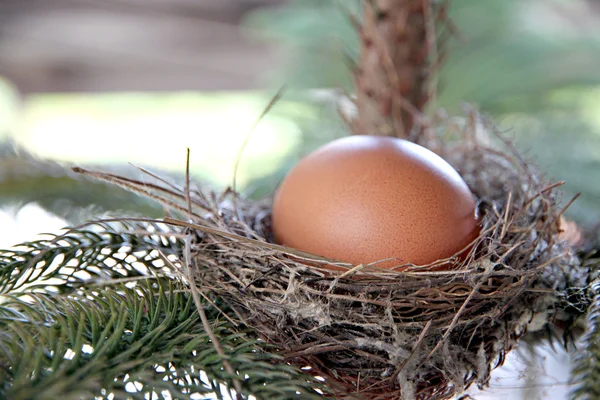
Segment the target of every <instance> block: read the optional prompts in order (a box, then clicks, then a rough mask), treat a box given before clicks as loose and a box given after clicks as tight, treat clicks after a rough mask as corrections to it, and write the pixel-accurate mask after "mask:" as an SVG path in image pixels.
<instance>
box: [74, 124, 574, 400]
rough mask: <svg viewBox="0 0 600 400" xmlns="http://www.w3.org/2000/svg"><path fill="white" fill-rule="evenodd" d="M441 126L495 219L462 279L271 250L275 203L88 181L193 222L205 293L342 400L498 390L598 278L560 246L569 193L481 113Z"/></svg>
mask: <svg viewBox="0 0 600 400" xmlns="http://www.w3.org/2000/svg"><path fill="white" fill-rule="evenodd" d="M436 127H437V128H436V130H437V131H438V134H437V135H431V134H430V135H423V136H422V140H421V143H420V144H422V145H424V146H426V147H428V148H430V149H432V150H434V151H436V152H437V153H438V154H440V155H441V156H442V157H443V158H445V159H446V160H447V161H448V162H450V163H451V164H452V165H453V166H454V167H455V168H456V169H457V170H458V171H459V172H460V173H461V175H462V177H463V178H464V179H465V181H466V182H467V184H468V185H469V187H470V188H471V190H472V191H473V193H474V194H475V196H476V197H477V199H478V209H479V212H480V213H481V216H482V221H483V229H482V234H481V236H480V237H479V239H478V240H477V246H476V248H477V251H472V252H471V254H470V255H469V257H467V259H466V260H465V261H464V262H463V263H462V264H461V265H459V266H458V267H457V268H456V269H455V270H451V271H435V270H434V269H433V268H432V267H434V266H435V265H429V266H409V267H408V268H406V269H405V270H403V271H391V270H378V269H377V268H376V267H374V266H372V265H360V266H353V265H348V264H343V263H336V265H338V266H340V267H343V268H344V269H345V271H332V270H330V269H328V268H327V267H326V265H327V264H331V263H332V261H331V260H325V259H323V258H321V257H317V256H313V255H310V254H306V253H303V252H300V251H297V250H294V249H288V248H284V247H281V246H278V245H276V244H273V243H272V242H271V234H270V209H269V202H268V201H267V202H251V201H247V200H244V199H242V198H240V197H239V196H238V195H237V194H236V193H234V192H232V191H226V192H225V193H223V194H221V195H216V194H213V193H203V192H201V191H189V192H188V191H186V190H185V189H182V188H177V187H176V186H174V185H170V184H167V183H166V182H164V181H162V182H160V180H159V183H158V184H156V185H150V184H148V183H142V182H138V181H133V180H128V179H125V178H121V177H117V176H114V175H108V174H101V173H94V172H89V171H84V170H81V169H79V170H78V171H79V172H82V173H85V174H87V175H92V176H95V177H97V178H100V179H104V180H108V181H111V182H113V183H116V184H119V185H121V186H124V187H126V188H128V189H131V190H133V191H136V192H138V193H141V194H143V195H146V196H150V197H153V198H155V199H156V200H158V201H160V202H161V203H162V204H163V205H164V206H166V207H167V208H168V209H170V210H171V211H173V212H175V213H177V214H178V215H180V217H182V220H173V219H167V222H169V223H172V224H174V225H181V226H187V227H191V228H193V230H194V232H195V235H194V240H193V241H192V246H191V250H192V253H191V255H192V267H193V270H194V273H195V281H196V285H197V287H198V288H199V289H200V290H201V291H202V292H203V293H204V294H208V293H211V294H212V295H215V296H219V297H221V298H223V299H225V300H226V301H227V302H228V303H229V304H230V305H231V306H232V309H234V310H236V313H237V314H238V317H239V318H240V319H242V320H243V321H244V323H245V324H246V325H248V326H250V327H253V328H254V329H255V330H256V332H257V334H258V335H260V336H261V337H262V338H264V339H265V340H267V341H269V342H271V343H274V344H276V345H277V346H278V347H279V349H280V354H281V355H282V356H283V357H284V358H285V359H286V360H287V361H288V362H290V363H293V364H297V365H299V366H302V367H310V371H311V373H313V374H316V375H319V376H322V377H324V378H325V379H326V384H328V385H329V387H331V388H332V389H333V390H334V391H335V392H336V397H337V398H344V397H347V398H353V397H354V398H360V399H389V398H404V399H412V398H420V399H443V398H449V397H451V396H452V395H454V394H457V393H460V392H462V391H463V390H465V389H466V388H467V387H469V386H470V385H471V384H473V383H477V384H479V385H485V384H487V382H488V381H489V378H490V372H491V370H492V369H494V368H495V367H497V366H499V365H501V364H502V363H503V362H504V358H505V355H506V354H507V352H509V351H510V350H511V349H512V348H514V347H515V345H516V344H517V342H518V340H519V338H520V337H522V336H523V335H524V334H525V333H526V332H528V331H531V330H536V329H542V328H544V327H545V326H547V324H548V322H549V321H551V320H553V319H555V318H560V312H559V311H560V310H563V309H564V308H565V307H564V306H563V303H564V302H565V301H566V297H567V289H568V288H571V289H570V290H572V288H573V287H583V286H584V285H585V282H584V280H585V278H584V276H585V274H583V273H582V271H580V269H581V268H580V266H579V263H578V260H577V258H576V257H575V256H574V255H573V254H572V253H571V251H570V249H569V248H568V246H567V245H566V243H564V242H559V241H558V240H557V236H558V233H559V223H558V221H559V219H560V215H561V210H560V209H559V207H558V199H557V196H558V192H557V186H559V185H553V184H549V183H547V182H545V181H544V180H543V179H542V178H541V177H540V175H539V174H538V173H537V172H536V171H535V169H534V168H533V167H532V166H531V165H529V164H528V163H527V162H525V161H524V160H522V159H521V157H520V156H519V154H518V153H517V152H516V151H515V150H514V149H513V148H512V147H511V145H510V142H508V141H505V140H503V139H502V138H501V136H500V135H498V134H496V133H495V131H494V129H492V128H491V127H490V126H489V125H488V124H484V123H483V120H482V119H481V118H480V117H479V116H478V115H477V114H474V113H472V114H470V115H469V116H468V118H466V119H461V120H444V121H438V122H437V123H436ZM449 137H454V138H458V139H460V140H456V141H452V140H448V138H449ZM498 144H500V145H498ZM188 193H189V198H188ZM188 200H189V204H190V205H191V207H189V206H188V204H187V203H188ZM190 209H191V212H190V211H189V210H190Z"/></svg>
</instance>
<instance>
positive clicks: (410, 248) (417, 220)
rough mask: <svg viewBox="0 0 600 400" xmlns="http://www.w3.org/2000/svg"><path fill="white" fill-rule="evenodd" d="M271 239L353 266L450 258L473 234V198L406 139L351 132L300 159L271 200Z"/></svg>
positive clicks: (450, 172) (446, 168)
mask: <svg viewBox="0 0 600 400" xmlns="http://www.w3.org/2000/svg"><path fill="white" fill-rule="evenodd" d="M272 216H273V232H274V237H275V241H276V242H278V243H280V244H283V245H285V246H289V247H293V248H296V249H299V250H302V251H306V252H310V253H312V254H316V255H320V256H324V257H327V258H331V259H334V260H338V261H343V262H348V263H352V264H355V265H358V264H361V263H363V264H364V263H372V262H375V261H380V260H384V259H389V258H393V260H388V261H385V262H381V263H378V264H377V266H379V267H384V268H393V267H396V266H399V265H403V264H407V263H412V264H417V265H424V264H429V263H432V262H434V261H437V260H439V259H444V258H448V257H451V256H453V255H455V254H457V253H459V252H460V251H461V250H464V249H466V248H468V246H469V244H470V243H471V242H473V240H474V239H475V238H477V237H478V235H479V232H480V228H479V221H478V219H477V217H476V212H475V201H474V199H473V195H472V193H471V191H470V190H469V188H468V186H467V184H466V183H465V182H464V180H463V179H462V178H461V176H460V175H459V174H458V172H457V171H456V170H455V169H454V168H452V166H450V164H448V163H447V162H446V161H445V160H443V159H442V158H441V157H439V156H438V155H436V154H435V153H433V152H432V151H430V150H428V149H426V148H424V147H422V146H419V145H417V144H414V143H412V142H409V141H406V140H402V139H398V138H391V137H381V136H370V135H353V136H348V137H344V138H341V139H338V140H335V141H333V142H330V143H329V144H327V145H325V146H323V147H321V148H320V149H318V150H317V151H315V152H313V153H311V154H309V155H308V156H307V157H305V158H303V159H302V160H301V161H300V162H299V163H298V164H297V165H296V167H295V168H293V169H292V171H291V172H290V173H289V174H288V175H287V176H286V178H285V179H284V180H283V181H282V183H281V185H280V187H279V188H278V190H277V192H276V194H275V197H274V200H273V209H272Z"/></svg>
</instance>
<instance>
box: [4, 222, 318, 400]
mask: <svg viewBox="0 0 600 400" xmlns="http://www.w3.org/2000/svg"><path fill="white" fill-rule="evenodd" d="M98 227H100V228H101V229H93V230H71V231H69V232H67V234H65V235H61V236H55V237H52V238H50V239H45V240H40V241H35V242H29V243H25V244H23V245H22V246H20V248H19V249H18V250H6V251H0V292H1V293H2V296H0V298H1V299H2V302H1V304H0V398H10V399H15V400H25V399H64V400H69V399H80V398H101V399H103V398H106V399H112V398H116V399H122V398H134V399H148V398H169V396H170V398H177V399H181V398H215V397H216V398H230V397H234V395H232V394H231V393H230V389H229V388H233V387H234V381H238V382H239V383H240V385H241V388H242V393H239V395H240V396H241V398H248V397H249V396H251V395H252V396H254V397H256V398H258V399H262V398H272V399H289V398H319V397H321V396H320V395H319V393H318V392H317V391H315V388H319V387H320V383H319V382H318V381H317V380H315V379H313V378H311V377H309V376H307V375H305V374H303V373H302V371H301V370H300V369H297V368H295V367H292V366H289V365H287V364H285V363H282V362H280V359H279V358H278V356H277V355H275V354H274V353H275V351H274V349H273V348H270V347H269V346H268V345H267V344H266V343H265V342H263V341H261V340H258V339H256V338H254V337H253V336H252V335H251V333H250V331H249V330H245V329H244V328H240V326H237V327H236V326H234V324H233V323H231V322H230V320H229V319H225V318H223V315H222V314H221V310H223V309H226V305H225V304H221V305H220V307H219V309H217V308H216V307H214V306H212V305H209V304H205V311H206V314H207V316H208V318H209V320H210V322H211V326H212V330H213V333H214V335H215V336H216V337H217V338H218V340H219V342H220V344H221V346H222V347H223V349H224V352H225V354H226V358H227V360H228V361H229V363H230V364H231V365H232V367H233V369H234V370H235V371H236V373H235V374H234V375H233V376H232V375H231V374H230V373H227V372H226V371H225V369H224V368H223V363H222V361H223V359H222V357H221V356H219V354H218V353H217V351H216V350H215V347H214V345H213V343H212V342H211V340H210V338H209V335H208V333H207V332H206V331H205V329H204V328H203V325H202V322H201V321H200V318H199V317H198V310H197V309H196V306H195V304H194V302H193V300H192V296H191V294H190V292H189V290H188V288H187V286H186V283H185V282H183V281H182V280H181V279H179V277H180V275H179V274H177V273H175V272H176V271H173V270H172V269H173V266H174V265H175V263H173V264H171V263H165V262H164V260H163V258H162V257H164V255H165V254H167V255H169V254H170V255H174V256H177V255H178V254H179V252H180V250H181V246H182V244H181V240H179V239H177V238H175V239H173V238H167V237H166V236H165V235H157V234H152V232H151V231H154V230H155V229H157V226H148V225H147V224H120V225H118V226H117V225H114V224H113V225H109V224H100V225H97V226H96V228H98ZM142 228H143V231H144V232H148V234H140V231H141V229H142ZM127 231H129V232H130V233H127ZM108 260H112V261H110V262H108ZM159 260H161V261H163V262H159ZM169 269H171V271H169ZM78 272H79V273H78ZM82 272H85V273H87V275H86V274H83V273H82ZM52 278H54V279H57V281H56V282H53V281H49V279H52ZM129 278H140V279H129ZM40 280H42V282H41V283H40ZM98 283H100V284H98ZM213 302H219V300H218V299H213ZM322 389H323V390H325V388H322ZM193 395H195V396H193Z"/></svg>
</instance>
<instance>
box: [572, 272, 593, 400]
mask: <svg viewBox="0 0 600 400" xmlns="http://www.w3.org/2000/svg"><path fill="white" fill-rule="evenodd" d="M597 263H598V265H597V266H596V271H597V269H598V267H600V260H597ZM589 292H590V293H589V294H590V298H591V304H590V307H589V309H588V314H587V332H586V335H585V337H584V339H583V342H582V344H581V348H580V350H579V353H578V354H577V357H576V359H575V365H574V368H573V369H572V375H573V380H574V382H576V387H575V390H574V391H573V393H572V396H573V397H572V398H573V400H592V399H598V398H600V280H599V279H596V280H595V281H594V282H592V284H591V285H590V288H589Z"/></svg>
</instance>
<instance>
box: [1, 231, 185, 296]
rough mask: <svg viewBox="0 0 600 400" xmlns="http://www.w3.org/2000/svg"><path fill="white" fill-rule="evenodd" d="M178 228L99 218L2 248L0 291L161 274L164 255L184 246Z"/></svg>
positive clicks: (54, 287)
mask: <svg viewBox="0 0 600 400" xmlns="http://www.w3.org/2000/svg"><path fill="white" fill-rule="evenodd" d="M166 234H170V235H171V236H169V237H168V236H166ZM176 234H177V232H173V231H169V230H168V229H167V228H165V226H162V225H160V224H150V223H147V224H141V223H133V222H127V223H125V222H121V223H113V224H108V223H101V222H98V223H95V224H92V225H90V226H88V228H87V229H71V230H70V231H68V232H67V233H65V234H64V235H58V236H57V235H47V236H48V239H42V240H37V241H32V242H27V243H23V244H21V245H19V246H16V249H15V250H0V266H1V267H2V268H1V269H0V294H6V293H13V292H15V291H20V290H23V289H24V288H25V287H27V288H28V291H33V290H38V291H39V290H43V291H44V292H48V291H51V290H54V291H56V290H61V291H70V290H72V289H74V288H77V287H81V286H82V285H83V284H85V283H87V282H89V281H90V280H93V281H95V282H96V283H98V282H100V281H111V280H115V279H121V280H122V279H124V278H135V277H145V276H149V275H150V276H152V275H159V276H160V275H164V274H165V273H168V271H167V270H166V268H167V266H166V265H165V263H164V261H163V260H162V257H163V255H166V256H169V255H177V254H181V249H182V248H183V242H182V241H181V240H175V239H173V237H174V236H175V235H176ZM159 250H160V253H159ZM161 253H162V254H161ZM57 280H58V281H57Z"/></svg>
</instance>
